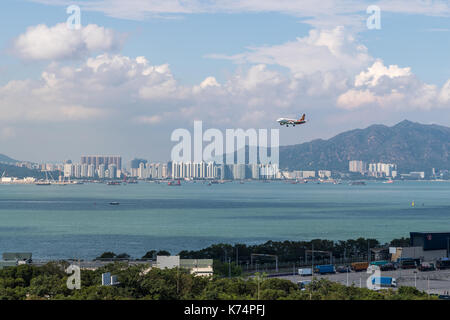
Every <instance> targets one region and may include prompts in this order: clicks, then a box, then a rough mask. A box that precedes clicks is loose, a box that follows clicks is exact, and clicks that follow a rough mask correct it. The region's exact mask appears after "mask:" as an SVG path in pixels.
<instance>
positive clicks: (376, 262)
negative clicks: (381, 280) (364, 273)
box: [370, 260, 389, 267]
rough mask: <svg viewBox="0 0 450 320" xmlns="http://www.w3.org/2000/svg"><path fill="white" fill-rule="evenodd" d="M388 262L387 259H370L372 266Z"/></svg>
mask: <svg viewBox="0 0 450 320" xmlns="http://www.w3.org/2000/svg"><path fill="white" fill-rule="evenodd" d="M388 263H389V261H387V260H378V261H372V262H371V263H370V264H371V265H373V266H379V267H381V266H384V265H385V264H388Z"/></svg>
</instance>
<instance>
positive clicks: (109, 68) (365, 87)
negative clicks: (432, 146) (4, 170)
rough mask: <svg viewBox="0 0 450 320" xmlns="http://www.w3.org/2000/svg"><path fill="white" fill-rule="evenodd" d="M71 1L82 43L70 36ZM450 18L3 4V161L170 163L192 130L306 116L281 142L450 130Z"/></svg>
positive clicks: (257, 5) (412, 6)
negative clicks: (118, 157) (89, 156)
mask: <svg viewBox="0 0 450 320" xmlns="http://www.w3.org/2000/svg"><path fill="white" fill-rule="evenodd" d="M70 4H77V5H79V6H80V7H81V14H82V15H81V24H82V30H81V31H78V33H76V32H67V30H65V29H64V25H63V24H64V23H65V21H66V19H67V17H68V15H67V14H66V8H67V6H68V5H70ZM369 4H377V5H379V7H380V9H381V29H380V30H368V29H367V27H366V25H365V24H366V19H367V17H368V14H367V13H366V12H365V8H366V7H367V6H368V5H369ZM319 6H323V7H324V8H323V9H321V8H318V7H319ZM186 12H187V13H186ZM449 16H450V7H449V4H448V2H447V1H431V2H427V1H419V0H418V1H403V0H398V1H391V2H384V1H372V2H361V1H357V2H354V1H353V0H345V1H336V0H326V1H323V2H321V4H320V5H317V4H315V3H314V2H312V1H304V2H302V1H284V2H277V1H269V0H262V1H260V2H253V1H249V0H243V1H233V0H227V1H207V2H206V1H195V0H190V1H182V2H178V1H176V0H170V1H165V2H164V1H145V0H142V1H109V0H103V1H90V0H86V1H64V0H61V1H50V0H36V1H12V0H7V1H4V2H3V6H2V10H1V11H0V19H1V20H2V24H3V25H4V26H6V27H4V28H1V29H0V42H1V44H2V51H1V53H0V111H1V112H2V114H3V115H4V116H3V117H2V119H0V125H1V127H2V129H1V130H0V145H1V146H2V147H1V150H0V153H5V154H7V155H10V156H12V157H15V158H18V159H26V160H32V161H54V160H63V159H68V158H72V159H75V160H78V158H79V156H80V155H81V154H83V153H112V154H122V155H123V156H124V157H125V158H127V159H129V158H132V157H134V156H140V157H144V158H147V159H150V160H154V161H163V160H167V159H168V158H169V155H170V149H171V147H172V146H173V143H172V142H171V141H170V133H171V132H172V130H174V129H176V128H180V127H181V128H188V129H189V128H191V127H192V125H193V120H203V121H204V123H205V125H204V126H205V127H214V128H219V129H221V130H225V129H226V128H240V127H242V128H277V124H276V123H274V119H277V118H279V117H282V116H286V117H295V116H298V115H299V114H301V113H303V112H305V113H307V115H308V118H310V119H311V120H312V121H311V123H310V124H308V126H305V127H304V128H302V129H298V130H297V131H295V133H294V132H293V131H286V130H281V133H280V137H281V141H280V142H281V144H282V145H285V144H294V143H301V142H305V141H309V140H311V139H315V138H329V137H331V136H333V135H335V134H337V133H339V132H342V131H344V130H349V129H353V128H357V127H366V126H368V125H370V124H374V123H384V124H387V125H393V124H395V123H396V122H399V121H401V120H403V119H405V118H407V119H410V120H413V121H420V122H424V123H438V124H442V125H449V124H450V111H449V110H450V59H449V52H450V41H449V40H450V19H449ZM137 57H145V59H140V58H138V59H136V58H137ZM30 137H34V139H37V140H39V141H42V142H44V143H43V144H36V143H35V142H34V141H30ZM55 145H58V146H59V147H58V148H54V147H53V146H55Z"/></svg>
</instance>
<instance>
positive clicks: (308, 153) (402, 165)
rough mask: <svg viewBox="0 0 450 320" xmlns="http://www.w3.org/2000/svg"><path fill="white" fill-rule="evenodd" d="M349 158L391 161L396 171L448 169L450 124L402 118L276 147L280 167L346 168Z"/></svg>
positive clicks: (311, 168) (297, 168) (449, 162)
mask: <svg viewBox="0 0 450 320" xmlns="http://www.w3.org/2000/svg"><path fill="white" fill-rule="evenodd" d="M350 160H363V161H366V162H369V163H370V162H384V163H395V164H397V166H398V170H399V171H400V172H409V171H429V170H431V168H436V169H450V128H449V127H444V126H439V125H434V124H433V125H424V124H420V123H415V122H411V121H408V120H404V121H402V122H400V123H398V124H396V125H394V126H392V127H387V126H384V125H372V126H370V127H368V128H366V129H356V130H351V131H347V132H343V133H341V134H338V135H337V136H335V137H333V138H331V139H329V140H322V139H318V140H313V141H311V142H307V143H302V144H297V145H290V146H282V147H280V168H282V169H289V170H309V169H310V170H317V169H328V170H343V171H347V170H348V162H349V161H350Z"/></svg>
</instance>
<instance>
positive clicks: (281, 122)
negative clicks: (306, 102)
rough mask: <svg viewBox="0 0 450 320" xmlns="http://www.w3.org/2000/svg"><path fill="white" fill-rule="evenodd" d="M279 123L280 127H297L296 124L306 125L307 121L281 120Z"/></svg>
mask: <svg viewBox="0 0 450 320" xmlns="http://www.w3.org/2000/svg"><path fill="white" fill-rule="evenodd" d="M277 122H278V123H279V124H280V126H289V125H292V126H295V125H296V124H304V123H306V120H297V119H287V118H280V119H278V120H277Z"/></svg>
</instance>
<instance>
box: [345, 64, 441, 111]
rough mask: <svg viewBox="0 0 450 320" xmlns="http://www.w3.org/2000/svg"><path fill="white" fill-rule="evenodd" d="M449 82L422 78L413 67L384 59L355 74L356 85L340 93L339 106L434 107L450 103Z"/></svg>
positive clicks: (352, 107) (354, 107) (353, 107)
mask: <svg viewBox="0 0 450 320" xmlns="http://www.w3.org/2000/svg"><path fill="white" fill-rule="evenodd" d="M446 91H447V88H446V85H444V86H443V87H442V88H441V89H439V88H438V87H437V86H436V85H433V84H427V83H424V82H423V81H421V80H419V79H418V78H417V77H416V76H415V75H414V74H413V73H412V72H411V68H409V67H407V68H400V67H399V66H397V65H390V66H385V65H384V63H383V62H382V61H381V60H377V61H375V63H374V64H373V65H372V66H370V67H369V68H367V71H362V72H360V73H359V74H358V75H356V76H355V81H354V86H353V88H350V89H349V90H347V91H346V92H344V93H342V94H341V95H339V97H338V98H337V105H338V106H339V107H341V108H343V109H356V108H360V107H364V106H367V105H372V106H379V107H382V108H391V109H397V110H398V109H410V108H415V109H431V108H438V107H445V106H448V103H447V102H448V101H447V99H446V98H445V97H446Z"/></svg>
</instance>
